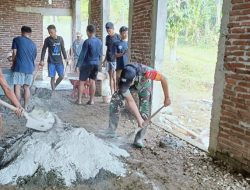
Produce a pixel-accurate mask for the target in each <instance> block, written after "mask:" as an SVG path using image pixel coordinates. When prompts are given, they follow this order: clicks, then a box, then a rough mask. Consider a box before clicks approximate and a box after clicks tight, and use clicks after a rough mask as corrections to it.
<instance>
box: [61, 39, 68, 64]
mask: <svg viewBox="0 0 250 190" xmlns="http://www.w3.org/2000/svg"><path fill="white" fill-rule="evenodd" d="M61 50H62V54H63V58H64V59H67V53H66V50H65V47H64V41H63V38H62V37H61Z"/></svg>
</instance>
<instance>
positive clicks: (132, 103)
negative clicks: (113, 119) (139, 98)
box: [125, 94, 144, 127]
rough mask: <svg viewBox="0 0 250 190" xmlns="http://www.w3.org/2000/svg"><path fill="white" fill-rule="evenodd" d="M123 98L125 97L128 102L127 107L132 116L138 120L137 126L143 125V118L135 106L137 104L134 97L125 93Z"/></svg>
mask: <svg viewBox="0 0 250 190" xmlns="http://www.w3.org/2000/svg"><path fill="white" fill-rule="evenodd" d="M125 99H126V101H127V103H128V107H129V109H130V111H131V112H132V113H133V114H134V116H135V118H136V120H137V122H138V125H139V127H143V122H144V120H143V119H142V117H141V114H140V112H139V110H138V107H137V105H136V103H135V100H134V98H133V97H132V95H131V94H129V95H127V96H126V97H125Z"/></svg>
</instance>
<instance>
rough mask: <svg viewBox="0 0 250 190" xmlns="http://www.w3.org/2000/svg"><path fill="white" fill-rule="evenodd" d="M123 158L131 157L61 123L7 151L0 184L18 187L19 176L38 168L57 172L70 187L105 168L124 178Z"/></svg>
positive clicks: (28, 137)
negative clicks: (79, 179)
mask: <svg viewBox="0 0 250 190" xmlns="http://www.w3.org/2000/svg"><path fill="white" fill-rule="evenodd" d="M120 156H123V157H127V156H129V154H128V153H127V152H126V151H125V150H123V149H120V148H119V147H117V146H115V145H112V144H109V143H107V142H104V141H103V140H102V139H99V138H97V137H96V136H94V135H93V134H90V133H88V132H87V131H86V130H85V129H83V128H73V127H65V126H64V125H63V124H61V123H60V122H57V124H55V126H54V127H53V128H52V129H51V130H49V131H47V132H33V133H32V134H31V135H30V136H26V137H24V138H21V139H20V140H18V141H17V142H15V144H13V146H12V147H11V148H9V149H8V150H7V151H5V153H4V156H3V159H1V161H0V165H1V166H5V167H4V168H2V169H1V170H0V184H16V181H17V179H18V177H24V176H33V175H34V174H35V173H36V171H37V170H38V168H44V169H45V172H49V171H52V170H54V171H56V173H58V175H60V176H61V177H62V178H63V179H64V181H65V184H66V185H71V184H72V183H74V182H75V181H76V180H77V178H79V176H80V178H81V179H82V180H84V179H89V178H91V177H95V176H96V175H97V174H98V172H99V171H100V170H101V169H103V170H106V171H109V172H111V173H113V174H115V175H117V176H124V175H125V174H126V169H125V165H124V164H123V163H122V162H121V161H120V160H119V158H118V157H120ZM8 162H10V163H8Z"/></svg>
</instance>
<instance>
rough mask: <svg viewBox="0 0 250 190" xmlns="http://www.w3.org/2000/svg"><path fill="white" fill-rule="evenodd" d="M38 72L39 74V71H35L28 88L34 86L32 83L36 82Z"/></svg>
mask: <svg viewBox="0 0 250 190" xmlns="http://www.w3.org/2000/svg"><path fill="white" fill-rule="evenodd" d="M38 72H39V69H37V70H36V72H35V74H34V76H33V80H32V83H31V85H30V88H31V87H32V86H33V84H34V82H35V80H36V77H37V75H38Z"/></svg>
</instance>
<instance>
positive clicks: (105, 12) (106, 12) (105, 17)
mask: <svg viewBox="0 0 250 190" xmlns="http://www.w3.org/2000/svg"><path fill="white" fill-rule="evenodd" d="M109 17H110V0H102V42H103V46H102V47H103V48H102V50H103V55H105V54H106V49H107V48H106V46H105V39H106V36H107V32H106V28H105V24H106V23H107V22H108V21H110V18H109Z"/></svg>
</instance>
